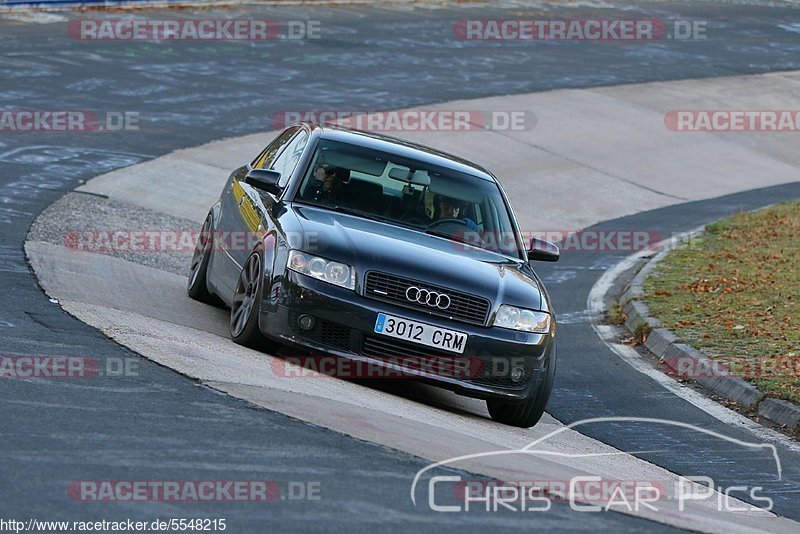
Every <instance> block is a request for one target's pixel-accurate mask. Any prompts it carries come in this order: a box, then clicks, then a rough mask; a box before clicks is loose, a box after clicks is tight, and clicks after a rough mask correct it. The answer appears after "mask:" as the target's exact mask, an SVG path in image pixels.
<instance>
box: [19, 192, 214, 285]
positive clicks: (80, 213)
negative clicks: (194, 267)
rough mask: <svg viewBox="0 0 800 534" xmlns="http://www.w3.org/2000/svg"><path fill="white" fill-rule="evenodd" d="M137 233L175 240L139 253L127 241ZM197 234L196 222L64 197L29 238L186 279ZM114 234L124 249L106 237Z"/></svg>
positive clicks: (88, 198) (107, 201) (90, 197)
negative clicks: (116, 259)
mask: <svg viewBox="0 0 800 534" xmlns="http://www.w3.org/2000/svg"><path fill="white" fill-rule="evenodd" d="M138 230H150V231H158V233H159V234H158V235H159V236H163V237H165V238H166V239H175V243H176V245H177V246H168V247H167V248H169V250H162V248H164V247H159V246H158V245H156V246H152V245H150V244H149V242H148V241H143V246H142V247H141V248H142V250H130V248H131V247H129V246H128V245H127V243H128V242H129V239H128V237H129V236H130V235H132V234H131V231H138ZM199 230H200V228H199V226H198V224H197V223H196V222H193V221H190V220H187V219H182V218H179V217H172V216H170V215H167V214H165V213H161V212H158V211H153V210H148V209H146V208H142V207H139V206H135V205H133V204H127V203H125V202H119V201H116V200H110V199H108V198H103V197H101V196H96V195H87V194H83V193H68V194H66V195H64V196H63V197H61V198H60V199H59V200H58V201H57V202H55V203H53V204H52V205H51V206H50V207H48V208H47V209H46V210H45V211H44V212H42V214H41V215H40V216H39V217H38V218H37V219H36V220H35V221H34V223H33V225H32V226H31V229H30V231H29V232H28V240H30V241H44V242H45V243H52V244H55V245H62V246H67V247H69V248H73V249H76V250H86V251H87V252H96V253H100V254H107V255H109V256H114V257H116V258H120V259H123V260H127V261H130V262H134V263H139V264H141V265H146V266H148V267H154V268H156V269H160V270H162V271H168V272H171V273H175V274H179V275H182V276H185V275H187V274H188V271H189V262H190V261H191V258H192V251H193V249H194V236H195V235H196V232H198V231H199ZM112 231H122V232H120V233H118V234H116V235H117V236H119V237H120V238H121V239H120V240H119V244H121V245H122V246H117V245H116V244H115V241H114V240H110V239H109V237H110V236H111V235H113V234H110V232H112ZM176 249H177V250H176Z"/></svg>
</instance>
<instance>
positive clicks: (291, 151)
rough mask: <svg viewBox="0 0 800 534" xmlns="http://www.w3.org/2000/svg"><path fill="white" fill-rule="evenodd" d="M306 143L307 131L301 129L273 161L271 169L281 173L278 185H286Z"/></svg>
mask: <svg viewBox="0 0 800 534" xmlns="http://www.w3.org/2000/svg"><path fill="white" fill-rule="evenodd" d="M306 144H308V132H306V131H305V130H301V131H300V132H299V133H298V134H297V135H296V136H295V137H294V138H293V139H292V140H291V142H289V144H288V145H287V146H286V150H284V151H283V152H281V155H280V156H278V159H276V160H275V161H274V162H273V164H272V170H275V171H278V172H279V173H281V179H280V181H279V182H278V185H279V186H281V187H286V184H287V183H288V182H289V178H291V176H292V173H293V172H294V169H295V167H297V164H298V163H299V162H300V158H301V157H302V156H303V151H304V150H305V148H306Z"/></svg>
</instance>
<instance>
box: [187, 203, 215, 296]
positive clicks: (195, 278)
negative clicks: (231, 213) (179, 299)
mask: <svg viewBox="0 0 800 534" xmlns="http://www.w3.org/2000/svg"><path fill="white" fill-rule="evenodd" d="M212 223H213V221H212V219H211V215H210V214H209V215H208V217H206V220H205V222H204V223H203V228H202V229H201V230H200V235H199V236H198V237H197V243H196V244H195V246H194V254H193V255H192V263H191V265H190V267H189V281H188V283H187V285H186V292H187V293H188V294H189V297H191V298H193V299H194V300H199V301H200V302H204V303H206V304H215V305H216V304H219V299H218V298H217V297H216V295H214V294H212V293H211V292H210V291H209V290H208V284H207V282H206V279H207V273H208V264H209V262H210V261H211V250H212V249H213V248H214V237H213V230H212V228H213V226H212Z"/></svg>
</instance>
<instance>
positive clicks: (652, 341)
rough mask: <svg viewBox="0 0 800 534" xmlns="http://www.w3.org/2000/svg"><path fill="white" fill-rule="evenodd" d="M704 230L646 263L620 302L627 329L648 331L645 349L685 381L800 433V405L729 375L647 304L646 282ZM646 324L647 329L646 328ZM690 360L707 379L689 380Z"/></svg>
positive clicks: (695, 231) (691, 235)
mask: <svg viewBox="0 0 800 534" xmlns="http://www.w3.org/2000/svg"><path fill="white" fill-rule="evenodd" d="M701 232H702V230H694V231H692V232H689V233H687V234H686V237H685V238H684V239H678V240H672V241H670V242H668V243H666V244H665V245H664V247H663V248H662V249H661V250H660V251H659V252H658V254H655V255H653V256H652V257H651V258H650V259H648V260H647V263H646V264H645V265H644V266H643V267H642V268H641V269H640V270H639V272H638V273H637V274H636V276H635V277H634V278H633V280H631V282H630V283H629V284H628V286H627V287H626V289H625V290H624V291H623V293H622V295H621V296H620V297H619V299H618V302H619V304H620V306H622V308H623V310H624V311H625V314H626V319H625V324H624V326H625V328H626V329H628V331H629V332H631V333H636V332H637V330H639V331H641V329H642V328H643V327H646V328H647V335H646V336H645V341H644V346H645V347H646V348H647V349H648V350H650V352H652V353H653V354H655V355H656V356H657V357H658V359H659V361H660V362H661V363H663V364H664V365H666V366H667V367H669V368H670V369H671V370H672V371H673V372H674V373H675V374H677V375H678V376H680V377H682V378H691V379H692V380H693V381H694V382H696V383H698V384H700V385H701V386H703V387H704V388H706V389H707V390H709V391H711V392H713V393H714V394H715V395H718V396H720V397H722V398H724V399H726V400H729V401H731V402H735V403H737V404H740V405H741V406H743V407H744V408H746V409H747V410H750V411H756V413H758V415H759V416H760V417H763V418H765V419H768V420H769V421H771V422H773V423H775V424H777V425H780V426H781V427H786V428H788V429H790V430H800V406H797V405H795V404H793V403H791V402H788V401H784V400H779V399H775V398H772V397H767V396H766V394H765V393H763V392H762V391H761V390H760V389H758V388H757V387H756V386H754V385H753V384H751V383H750V382H747V381H746V380H744V379H742V378H740V377H738V376H730V375H728V374H727V371H726V370H725V368H724V367H722V366H721V365H720V364H718V363H717V362H715V361H714V360H713V359H711V358H709V357H708V356H707V355H706V354H704V353H702V352H701V351H699V350H697V349H695V348H694V347H692V346H690V345H688V344H685V343H681V342H680V340H679V339H678V337H677V336H676V335H675V334H674V333H673V332H672V331H671V330H669V329H667V328H664V327H663V325H662V324H661V321H659V320H658V319H656V318H655V317H652V316H651V315H650V309H649V308H648V307H647V304H645V302H644V299H643V297H644V281H645V279H647V277H648V276H649V275H650V273H651V272H652V271H653V269H654V268H655V266H656V264H657V263H658V262H659V261H661V260H662V259H663V258H664V257H665V256H666V255H667V253H668V252H669V251H670V250H672V249H674V248H676V246H677V245H678V244H680V243H682V242H684V241H685V240H686V239H690V238H693V237H695V236H697V235H698V234H700V233H701ZM645 325H646V326H645ZM687 360H688V361H690V362H691V364H692V365H693V366H694V368H695V369H701V370H703V369H705V370H708V372H701V374H705V375H707V376H696V377H687V376H686V375H687V372H686V368H685V364H684V362H686V361H687Z"/></svg>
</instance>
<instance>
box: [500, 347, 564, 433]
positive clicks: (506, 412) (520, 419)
mask: <svg viewBox="0 0 800 534" xmlns="http://www.w3.org/2000/svg"><path fill="white" fill-rule="evenodd" d="M555 376H556V349H555V345H553V351H552V354H551V356H550V362H549V365H548V367H547V374H546V375H545V378H544V381H543V382H542V385H541V386H540V387H539V389H538V390H537V391H536V394H535V395H534V396H533V397H531V398H529V399H526V400H524V401H522V402H505V401H499V400H494V399H489V400H487V401H486V407H487V408H488V409H489V415H490V416H491V417H492V420H493V421H497V422H498V423H503V424H505V425H510V426H518V427H522V428H530V427H532V426H534V425H535V424H536V423H538V422H539V419H541V418H542V415H544V410H545V408H546V407H547V401H548V400H550V392H551V391H552V390H553V382H554V380H555Z"/></svg>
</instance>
